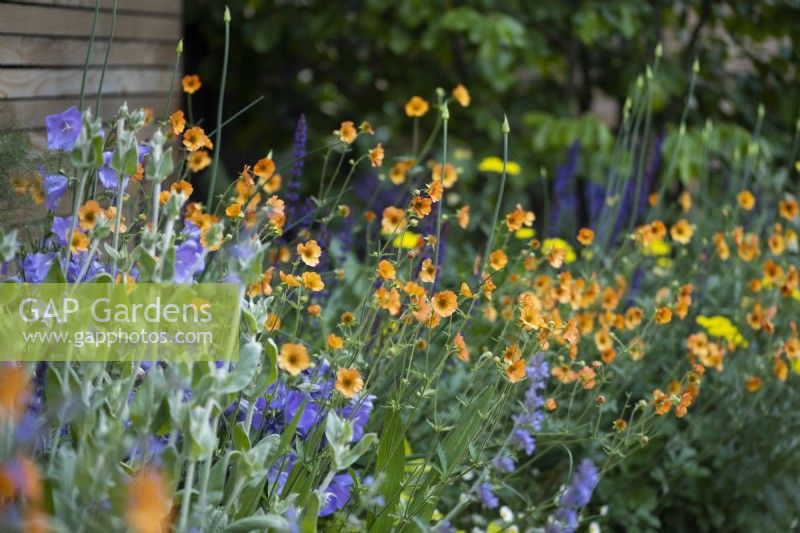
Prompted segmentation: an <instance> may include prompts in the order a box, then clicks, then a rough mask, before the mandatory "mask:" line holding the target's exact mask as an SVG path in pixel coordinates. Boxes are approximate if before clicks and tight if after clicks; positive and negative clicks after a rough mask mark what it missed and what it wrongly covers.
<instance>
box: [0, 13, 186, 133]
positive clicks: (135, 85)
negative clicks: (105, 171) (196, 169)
mask: <svg viewBox="0 0 800 533" xmlns="http://www.w3.org/2000/svg"><path fill="white" fill-rule="evenodd" d="M95 1H96V0H14V1H7V0H0V113H2V115H0V121H2V122H0V127H8V126H9V125H11V126H13V127H16V128H19V129H25V130H30V131H31V133H32V134H33V135H34V141H35V142H36V144H41V142H42V133H43V126H44V117H45V116H47V115H48V114H52V113H55V112H58V111H61V110H63V109H65V108H66V107H69V105H77V103H78V98H79V95H80V92H81V81H82V78H83V66H84V62H85V60H86V50H87V46H88V39H89V34H90V32H91V27H92V20H93V17H94V10H95ZM112 7H113V0H100V15H99V17H98V20H97V28H96V31H95V41H94V45H93V47H92V51H91V54H90V57H89V69H88V72H87V76H86V88H85V95H86V100H85V105H92V106H93V105H94V102H95V97H96V94H97V91H98V87H99V84H100V77H101V74H102V66H103V63H104V61H105V56H106V52H107V51H109V34H110V31H111V23H112ZM182 8H183V3H182V1H181V0H118V1H117V16H116V23H115V29H114V39H113V41H112V42H111V48H110V52H109V58H108V68H107V70H106V73H105V77H104V79H103V87H102V93H103V101H104V103H103V105H102V108H103V109H102V112H103V114H104V115H105V116H108V115H109V114H110V113H111V112H112V111H113V106H114V105H120V104H121V103H122V102H127V103H128V105H129V106H130V107H149V108H152V109H154V110H155V111H156V113H157V114H159V115H160V114H161V113H162V112H163V111H164V108H165V106H166V102H167V96H168V94H169V88H170V81H171V79H172V72H173V69H174V68H175V61H176V54H175V46H176V45H177V43H178V40H179V39H180V38H181V35H182V31H183V19H182ZM179 89H180V87H179V83H176V87H174V88H173V98H172V102H173V105H172V107H173V108H174V107H176V106H177V105H179V103H180V95H179ZM170 111H171V110H170Z"/></svg>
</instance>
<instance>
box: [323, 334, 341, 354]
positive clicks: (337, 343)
mask: <svg viewBox="0 0 800 533" xmlns="http://www.w3.org/2000/svg"><path fill="white" fill-rule="evenodd" d="M325 344H326V345H327V346H328V348H329V349H331V350H341V349H342V348H343V347H344V339H342V338H341V337H340V336H339V335H337V334H335V333H328V336H327V337H326V339H325Z"/></svg>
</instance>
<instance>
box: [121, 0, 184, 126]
mask: <svg viewBox="0 0 800 533" xmlns="http://www.w3.org/2000/svg"><path fill="white" fill-rule="evenodd" d="M115 5H116V2H115ZM182 53H183V39H181V40H180V41H178V46H177V48H176V49H175V55H176V58H175V68H173V69H172V78H171V79H170V82H169V92H168V93H167V103H166V105H165V106H164V121H166V120H167V119H168V118H169V109H170V106H171V105H172V93H173V91H174V90H175V79H176V78H177V77H178V68H180V64H181V54H182Z"/></svg>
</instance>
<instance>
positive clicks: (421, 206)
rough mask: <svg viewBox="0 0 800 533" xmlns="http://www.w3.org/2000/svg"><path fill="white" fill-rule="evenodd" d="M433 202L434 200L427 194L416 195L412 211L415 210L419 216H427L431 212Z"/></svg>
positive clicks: (412, 201) (412, 202) (412, 203)
mask: <svg viewBox="0 0 800 533" xmlns="http://www.w3.org/2000/svg"><path fill="white" fill-rule="evenodd" d="M432 202H433V200H431V199H430V198H428V197H427V196H415V197H414V198H413V199H412V200H411V211H413V212H414V214H415V215H416V216H417V218H425V217H426V216H428V215H430V214H431V203H432Z"/></svg>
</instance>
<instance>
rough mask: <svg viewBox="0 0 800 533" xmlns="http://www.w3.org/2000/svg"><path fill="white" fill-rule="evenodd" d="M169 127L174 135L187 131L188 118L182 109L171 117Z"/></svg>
mask: <svg viewBox="0 0 800 533" xmlns="http://www.w3.org/2000/svg"><path fill="white" fill-rule="evenodd" d="M169 126H170V128H171V129H172V134H173V135H180V134H181V133H183V130H184V129H186V118H185V117H184V116H183V111H181V110H180V109H179V110H178V111H175V112H174V113H173V114H171V115H170V116H169Z"/></svg>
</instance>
